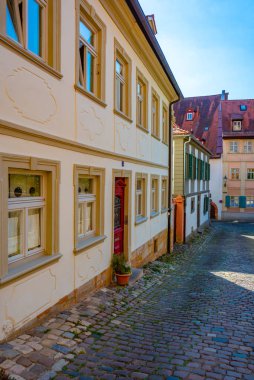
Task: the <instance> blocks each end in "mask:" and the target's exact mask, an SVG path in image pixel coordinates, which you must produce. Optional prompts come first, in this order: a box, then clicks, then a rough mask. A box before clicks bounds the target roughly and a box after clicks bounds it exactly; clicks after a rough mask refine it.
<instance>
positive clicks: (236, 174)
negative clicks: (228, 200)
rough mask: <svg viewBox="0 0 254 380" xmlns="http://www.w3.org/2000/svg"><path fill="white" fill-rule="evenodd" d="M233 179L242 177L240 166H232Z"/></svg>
mask: <svg viewBox="0 0 254 380" xmlns="http://www.w3.org/2000/svg"><path fill="white" fill-rule="evenodd" d="M230 172H231V179H240V169H239V168H231V169H230Z"/></svg>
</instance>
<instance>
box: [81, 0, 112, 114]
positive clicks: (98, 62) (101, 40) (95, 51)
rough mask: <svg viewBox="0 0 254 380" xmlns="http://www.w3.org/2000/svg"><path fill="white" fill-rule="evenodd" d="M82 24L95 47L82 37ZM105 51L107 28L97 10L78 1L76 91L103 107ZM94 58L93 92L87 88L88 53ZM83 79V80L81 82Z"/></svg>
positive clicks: (82, 0) (86, 3) (84, 0)
mask: <svg viewBox="0 0 254 380" xmlns="http://www.w3.org/2000/svg"><path fill="white" fill-rule="evenodd" d="M80 22H82V23H83V24H84V25H85V26H86V27H87V28H88V29H89V30H91V31H92V33H93V35H94V45H91V44H89V43H88V41H86V40H85V38H82V37H81V35H80ZM80 41H81V42H82V44H83V46H84V60H83V62H84V68H82V63H81V57H80ZM105 50H106V26H105V24H104V23H103V21H102V20H101V19H100V17H99V16H98V15H97V13H96V12H95V9H94V8H93V7H92V6H91V5H90V4H88V2H87V1H86V0H76V57H77V58H76V84H75V89H76V90H78V91H79V92H80V93H82V94H83V95H86V96H87V97H89V98H90V99H92V100H94V101H96V102H97V103H98V104H100V105H101V106H103V107H106V104H105ZM87 51H88V52H90V54H91V55H92V56H93V59H94V63H93V80H92V82H93V86H94V88H93V91H89V89H87V87H86V75H85V73H86V69H87V66H86V53H87ZM80 78H81V80H80Z"/></svg>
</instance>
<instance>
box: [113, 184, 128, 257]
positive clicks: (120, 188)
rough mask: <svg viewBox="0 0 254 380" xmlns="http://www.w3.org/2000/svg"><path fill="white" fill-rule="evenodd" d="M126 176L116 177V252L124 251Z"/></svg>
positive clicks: (117, 253)
mask: <svg viewBox="0 0 254 380" xmlns="http://www.w3.org/2000/svg"><path fill="white" fill-rule="evenodd" d="M125 188H126V180H125V178H119V177H116V178H115V197H114V253H115V254H116V255H119V254H121V253H124V232H125V231H124V217H125Z"/></svg>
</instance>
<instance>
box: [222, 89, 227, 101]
mask: <svg viewBox="0 0 254 380" xmlns="http://www.w3.org/2000/svg"><path fill="white" fill-rule="evenodd" d="M220 99H221V100H228V92H226V91H225V90H222V93H221V96H220Z"/></svg>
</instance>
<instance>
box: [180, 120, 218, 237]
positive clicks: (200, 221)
mask: <svg viewBox="0 0 254 380" xmlns="http://www.w3.org/2000/svg"><path fill="white" fill-rule="evenodd" d="M210 156H211V152H210V151H209V150H208V149H207V148H206V147H205V146H204V145H203V144H202V142H201V141H199V140H198V139H197V138H196V137H194V136H193V135H192V134H191V133H189V132H187V131H185V130H183V129H181V128H179V127H178V126H177V125H174V128H173V162H174V167H173V196H174V200H175V240H176V242H177V243H182V242H184V241H185V240H188V239H189V238H190V237H191V235H192V234H193V233H195V232H196V231H197V230H198V229H199V228H202V227H204V226H205V225H207V224H208V223H209V212H210V206H209V205H210V189H209V181H210V163H209V159H210Z"/></svg>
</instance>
